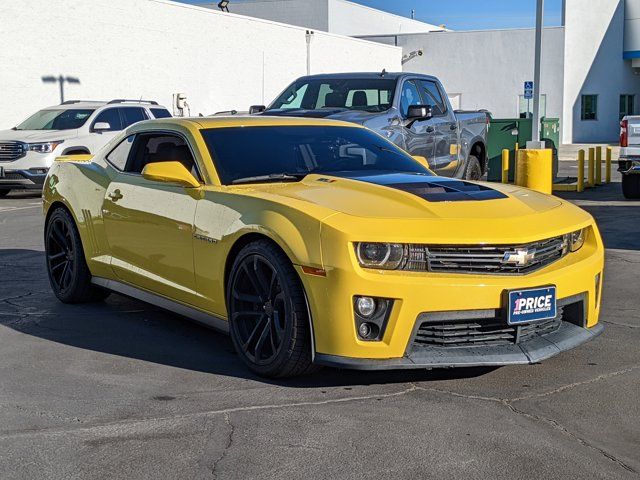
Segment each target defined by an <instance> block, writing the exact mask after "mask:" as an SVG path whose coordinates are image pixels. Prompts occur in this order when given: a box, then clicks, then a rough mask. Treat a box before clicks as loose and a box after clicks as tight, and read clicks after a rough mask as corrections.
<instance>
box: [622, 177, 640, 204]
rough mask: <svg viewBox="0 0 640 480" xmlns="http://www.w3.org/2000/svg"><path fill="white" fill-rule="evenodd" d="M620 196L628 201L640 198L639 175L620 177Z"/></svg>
mask: <svg viewBox="0 0 640 480" xmlns="http://www.w3.org/2000/svg"><path fill="white" fill-rule="evenodd" d="M622 194H623V195H624V196H625V198H628V199H630V200H637V199H639V198H640V175H636V174H634V175H628V174H627V175H622Z"/></svg>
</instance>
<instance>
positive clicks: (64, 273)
mask: <svg viewBox="0 0 640 480" xmlns="http://www.w3.org/2000/svg"><path fill="white" fill-rule="evenodd" d="M44 242H45V253H46V257H47V273H48V275H49V283H50V284H51V289H52V290H53V293H54V294H55V296H56V297H58V299H59V300H60V301H61V302H63V303H86V302H96V301H99V300H104V299H105V298H107V297H108V296H109V294H110V292H108V291H107V290H103V289H100V288H98V287H95V286H94V285H92V284H91V272H90V271H89V267H88V266H87V261H86V259H85V256H84V250H83V249H82V241H81V240H80V234H79V233H78V229H77V228H76V225H75V222H74V220H73V217H72V216H71V214H70V213H69V212H68V211H67V210H66V209H64V208H61V207H60V208H57V209H56V210H54V211H53V213H51V215H50V216H49V218H48V219H47V225H46V226H45V235H44Z"/></svg>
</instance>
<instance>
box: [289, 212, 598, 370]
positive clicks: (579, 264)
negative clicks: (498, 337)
mask: <svg viewBox="0 0 640 480" xmlns="http://www.w3.org/2000/svg"><path fill="white" fill-rule="evenodd" d="M343 244H344V243H343ZM350 251H352V249H348V248H344V249H342V248H341V249H333V250H331V251H330V252H329V253H330V254H331V255H332V256H333V257H332V264H333V265H335V266H334V267H332V268H328V269H326V276H325V277H322V276H313V275H307V274H305V273H304V272H303V271H302V270H301V269H299V273H300V277H301V279H302V282H303V284H304V287H305V291H306V293H307V296H308V300H309V307H310V311H311V317H312V320H313V333H314V344H315V362H316V363H318V364H324V365H334V366H338V365H339V366H342V367H347V368H369V369H385V368H386V369H392V368H429V367H452V366H472V365H509V364H527V363H535V362H539V361H541V360H543V359H545V358H549V357H551V356H553V355H556V354H558V353H560V352H561V351H565V350H568V349H570V348H573V347H575V346H577V345H579V344H581V343H584V342H585V341H587V340H589V339H591V338H593V337H594V336H595V335H597V334H598V333H600V331H601V330H602V328H601V327H600V326H599V325H598V317H599V315H600V292H601V291H602V271H603V268H604V247H603V245H602V241H601V239H600V235H599V233H598V231H597V227H596V226H595V225H593V230H592V231H591V234H590V235H589V236H588V238H587V241H586V243H585V245H584V246H583V247H582V248H581V249H580V250H578V251H577V252H574V253H570V254H568V255H566V256H564V257H563V258H561V259H559V260H557V261H555V262H554V263H552V264H550V265H548V266H547V267H545V268H542V269H541V270H537V271H534V272H532V273H529V274H525V275H489V274H486V275H482V274H454V273H434V272H430V273H418V272H400V271H386V272H383V271H372V270H366V269H362V268H358V267H357V266H354V262H357V260H356V259H355V258H354V256H353V255H351V253H350ZM342 252H345V253H342ZM337 254H339V255H341V257H337V256H336V255H337ZM327 256H328V255H327ZM546 285H554V286H555V287H556V292H557V299H558V300H557V301H558V306H559V307H561V306H563V305H567V304H574V303H576V302H577V301H576V298H578V299H580V300H579V302H580V311H581V312H582V313H581V316H580V318H577V317H576V315H575V314H571V315H568V316H567V317H566V318H559V319H557V320H558V322H559V323H560V322H561V323H560V325H559V326H558V328H555V329H554V330H553V331H552V332H543V333H541V334H540V335H536V336H526V337H520V336H518V340H517V341H515V340H514V342H513V344H510V345H504V344H500V345H496V344H487V345H482V344H478V345H474V346H471V347H466V345H465V346H455V347H454V346H447V347H436V346H424V345H423V346H421V347H420V348H414V347H415V342H414V339H415V335H416V329H417V328H418V326H417V324H418V322H419V321H421V318H422V316H425V315H427V316H432V317H433V316H434V315H435V316H442V315H445V314H446V315H449V318H450V319H451V320H452V321H454V322H458V321H463V320H464V319H469V318H487V317H486V314H487V312H493V313H492V316H493V318H492V319H491V321H492V322H493V323H494V324H495V323H496V322H498V323H499V322H501V321H502V322H503V323H502V324H500V325H503V326H505V327H506V323H507V322H506V320H503V319H505V318H506V315H505V312H506V303H505V294H506V292H508V291H510V290H521V289H530V288H539V287H541V286H546ZM355 296H371V297H377V298H384V299H389V300H391V301H392V302H393V304H392V308H391V311H390V314H389V316H388V320H387V322H386V326H385V328H384V333H383V335H382V337H381V339H380V340H378V341H365V340H363V339H361V338H360V337H359V336H358V332H357V327H356V319H355V315H354V311H353V299H354V297H355ZM571 308H573V307H571ZM565 310H566V309H565ZM478 312H480V313H483V312H484V313H483V314H484V315H485V317H482V315H481V316H477V317H473V315H476V314H477V313H478ZM469 315H471V316H469ZM569 317H571V318H569ZM480 323H481V322H480ZM533 323H535V322H533ZM484 326H485V325H484V324H483V328H484ZM538 337H539V338H538ZM523 338H526V340H525V341H520V339H523Z"/></svg>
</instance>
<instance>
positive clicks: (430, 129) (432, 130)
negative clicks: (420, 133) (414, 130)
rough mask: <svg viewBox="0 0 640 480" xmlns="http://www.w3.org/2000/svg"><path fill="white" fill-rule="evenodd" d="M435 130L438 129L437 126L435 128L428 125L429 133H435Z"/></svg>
mask: <svg viewBox="0 0 640 480" xmlns="http://www.w3.org/2000/svg"><path fill="white" fill-rule="evenodd" d="M435 131H436V129H435V128H433V127H427V133H433V132H435Z"/></svg>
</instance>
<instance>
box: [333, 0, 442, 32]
mask: <svg viewBox="0 0 640 480" xmlns="http://www.w3.org/2000/svg"><path fill="white" fill-rule="evenodd" d="M434 30H442V29H441V28H440V27H438V26H436V25H431V24H428V23H424V22H419V21H417V20H412V19H411V18H407V17H401V16H400V15H393V14H391V13H387V12H383V11H381V10H377V9H374V8H370V7H366V6H364V5H360V4H358V3H353V2H348V1H346V0H329V31H330V32H332V33H337V34H340V35H352V36H358V35H371V34H376V35H384V34H399V33H418V32H431V31H434Z"/></svg>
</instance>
